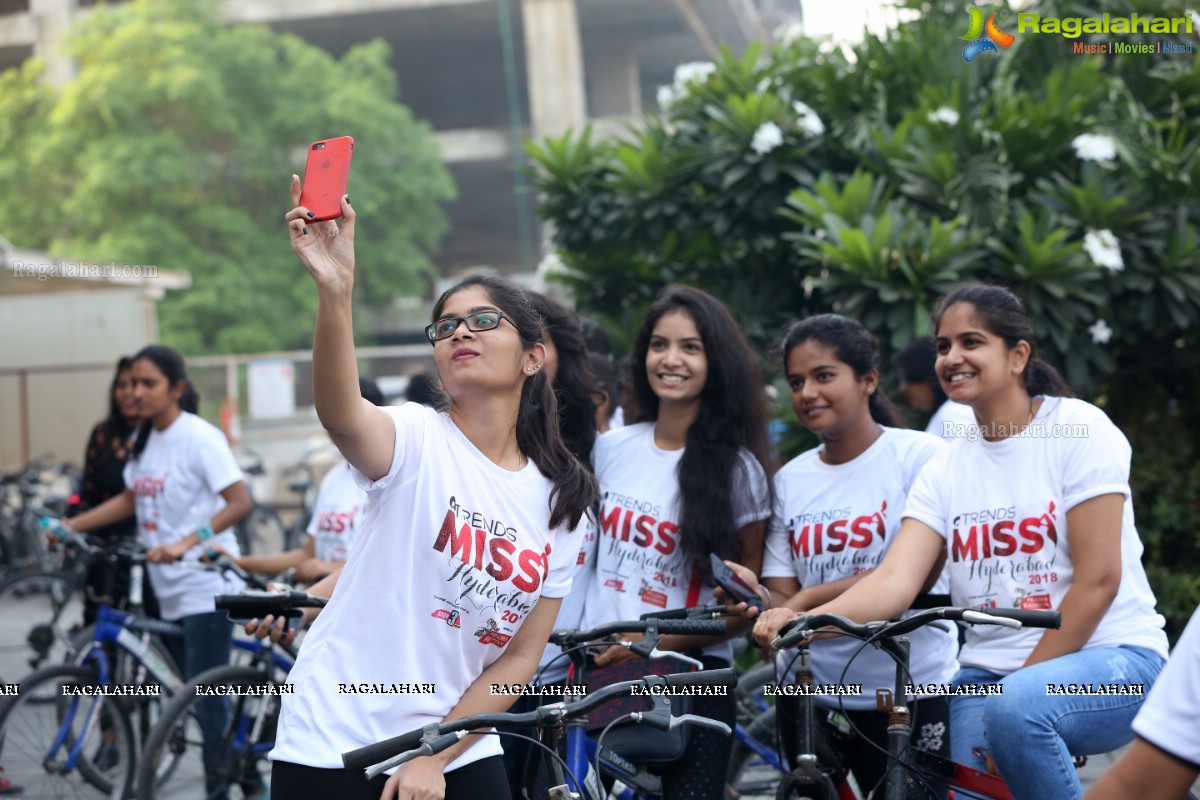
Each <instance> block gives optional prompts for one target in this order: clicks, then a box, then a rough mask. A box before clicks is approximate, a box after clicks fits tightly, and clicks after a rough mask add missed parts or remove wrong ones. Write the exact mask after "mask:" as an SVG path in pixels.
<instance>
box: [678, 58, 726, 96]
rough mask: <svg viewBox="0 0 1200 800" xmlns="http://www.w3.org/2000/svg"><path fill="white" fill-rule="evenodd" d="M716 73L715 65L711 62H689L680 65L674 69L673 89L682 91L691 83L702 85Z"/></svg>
mask: <svg viewBox="0 0 1200 800" xmlns="http://www.w3.org/2000/svg"><path fill="white" fill-rule="evenodd" d="M716 71H717V65H716V64H714V63H713V62H711V61H689V62H687V63H686V64H680V65H679V66H677V67H675V89H676V90H679V89H682V88H684V87H685V86H687V85H688V84H692V83H704V82H705V81H707V80H708V78H709V76H710V75H712V74H713V73H714V72H716Z"/></svg>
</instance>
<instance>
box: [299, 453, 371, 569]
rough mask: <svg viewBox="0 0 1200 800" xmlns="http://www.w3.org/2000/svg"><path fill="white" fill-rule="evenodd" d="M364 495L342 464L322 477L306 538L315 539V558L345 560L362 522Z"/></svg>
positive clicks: (351, 473) (349, 471)
mask: <svg viewBox="0 0 1200 800" xmlns="http://www.w3.org/2000/svg"><path fill="white" fill-rule="evenodd" d="M366 504H367V493H366V492H365V491H363V489H362V488H361V487H360V486H359V485H358V484H357V483H356V482H355V481H354V473H353V471H352V470H351V468H350V465H349V464H347V463H346V462H345V461H343V462H342V463H340V464H338V465H337V466H335V467H334V468H333V469H331V470H329V472H327V473H326V474H325V478H324V479H323V480H322V481H321V488H320V489H319V490H317V502H316V504H315V505H314V506H313V515H312V520H311V521H310V522H309V523H308V535H309V536H312V537H313V538H314V539H315V543H316V547H315V548H314V555H315V556H316V557H317V558H318V559H320V560H321V561H345V560H346V557H347V556H348V555H349V553H350V548H351V546H352V545H353V544H354V540H355V537H356V536H357V533H358V525H359V523H360V522H361V521H362V511H363V507H364V506H366Z"/></svg>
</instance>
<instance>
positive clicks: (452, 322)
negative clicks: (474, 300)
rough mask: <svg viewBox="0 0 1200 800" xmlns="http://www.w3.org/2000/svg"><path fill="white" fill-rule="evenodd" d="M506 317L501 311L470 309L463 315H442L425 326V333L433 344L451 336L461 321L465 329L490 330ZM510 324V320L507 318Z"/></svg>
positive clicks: (475, 330) (474, 330)
mask: <svg viewBox="0 0 1200 800" xmlns="http://www.w3.org/2000/svg"><path fill="white" fill-rule="evenodd" d="M502 319H508V318H507V317H505V316H504V312H503V311H492V310H490V309H489V310H486V311H472V312H471V313H470V314H467V315H466V316H465V317H443V318H442V319H439V320H438V321H437V322H435V323H433V324H432V325H427V326H426V327H425V335H426V336H428V337H429V343H430V344H433V343H434V342H436V341H439V340H441V339H445V338H447V337H449V336H453V335H454V332H455V331H456V330H458V326H459V325H461V324H462V323H464V322H465V323H467V330H469V331H473V332H475V333H478V332H479V331H490V330H493V329H494V328H498V327H500V320H502ZM509 324H510V325H511V324H512V320H509Z"/></svg>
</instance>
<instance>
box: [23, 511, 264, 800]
mask: <svg viewBox="0 0 1200 800" xmlns="http://www.w3.org/2000/svg"><path fill="white" fill-rule="evenodd" d="M67 542H68V543H70V544H71V545H73V546H75V547H78V548H80V549H82V550H84V551H85V552H92V553H94V552H96V551H97V550H98V548H96V547H94V546H92V545H90V544H89V543H88V542H87V541H85V540H84V539H83V537H82V536H81V535H80V534H77V533H70V534H68V536H67ZM119 549H120V556H121V557H122V558H125V559H127V560H128V561H129V563H130V584H129V588H130V608H131V609H134V610H136V609H140V606H141V586H142V582H141V578H142V570H143V569H144V564H145V553H144V551H143V550H142V549H141V548H140V547H138V546H137V545H134V544H132V543H128V542H127V543H123V544H122V545H120V546H119ZM185 563H187V564H189V565H192V564H194V566H195V567H196V568H199V569H219V570H225V571H230V572H233V573H234V574H236V575H238V576H239V577H240V578H241V579H242V580H243V581H246V582H248V583H250V584H251V585H258V586H261V585H263V584H262V582H260V581H258V580H257V579H255V578H253V577H252V576H250V575H248V574H246V573H245V572H243V571H241V570H240V569H238V567H237V566H236V565H235V564H234V563H233V562H232V561H229V560H228V559H220V560H219V561H218V562H217V563H214V564H200V563H199V562H185ZM182 636H183V628H182V627H181V626H180V625H179V624H177V623H173V622H164V621H162V620H156V619H149V618H147V617H144V616H141V615H140V614H138V613H136V611H120V610H117V609H115V608H112V607H111V606H108V605H101V606H100V609H99V613H98V618H97V623H96V625H95V626H94V627H93V628H92V629H91V639H90V640H89V641H87V642H86V643H84V644H83V645H82V647H81V649H80V651H79V653H78V655H77V656H76V657H75V660H74V662H73V663H68V664H56V665H53V666H49V667H45V668H43V669H40V670H37V671H36V672H34V673H33V674H31V675H30V676H28V677H27V678H25V679H24V680H23V681H22V682H21V694H20V695H18V696H17V697H15V698H6V700H7V701H8V702H6V703H5V704H4V705H3V706H0V736H3V737H4V739H5V749H4V761H5V766H6V767H8V769H9V770H10V772H12V773H14V774H19V775H20V777H21V782H22V783H23V784H24V785H25V786H26V787H30V786H34V787H41V788H42V789H43V791H44V793H47V794H50V795H51V796H54V793H55V792H60V793H61V792H68V791H75V790H78V789H82V788H83V787H82V784H87V785H90V786H92V787H94V788H96V789H98V790H99V791H100V792H101V793H103V794H105V795H106V796H109V797H113V798H123V797H124V796H126V795H127V794H128V793H129V792H130V791H131V789H132V787H133V780H134V770H135V768H136V760H137V755H138V753H139V752H140V747H139V745H138V741H139V740H140V739H142V738H144V737H146V736H148V734H149V732H150V730H151V729H152V727H153V725H154V723H155V722H156V721H157V718H158V715H159V708H160V706H159V698H161V697H162V695H163V694H165V695H167V696H168V697H170V696H172V695H174V694H175V693H176V692H178V691H179V690H180V689H182V687H183V685H184V682H183V680H182V679H181V678H180V677H179V672H178V669H177V667H175V665H174V664H173V663H172V659H171V658H170V656H169V655H167V653H166V651H165V650H163V649H162V647H161V646H159V645H158V643H157V642H156V641H155V639H154V638H153V637H176V638H178V637H182ZM233 647H234V648H235V649H240V650H248V651H252V650H255V649H257V645H256V644H251V643H248V642H245V641H244V640H238V639H235V640H234V641H233ZM110 654H111V655H110ZM155 682H156V683H155ZM110 687H111V688H110ZM135 723H136V725H135ZM88 747H94V748H95V750H94V751H93V753H92V756H91V757H89V756H87V755H85V754H84V750H85V749H87V748H88ZM14 755H15V757H14ZM97 762H99V763H97ZM30 765H35V766H32V767H31V766H30ZM172 769H173V766H172V764H170V763H164V764H161V765H160V769H159V771H158V777H157V780H165V779H166V777H167V776H169V774H170V772H171V770H172ZM34 791H35V796H36V790H34Z"/></svg>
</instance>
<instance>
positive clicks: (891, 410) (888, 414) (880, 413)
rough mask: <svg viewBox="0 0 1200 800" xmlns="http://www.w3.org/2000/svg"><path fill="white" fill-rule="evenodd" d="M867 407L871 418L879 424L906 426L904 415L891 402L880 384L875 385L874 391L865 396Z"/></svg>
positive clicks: (897, 426)
mask: <svg viewBox="0 0 1200 800" xmlns="http://www.w3.org/2000/svg"><path fill="white" fill-rule="evenodd" d="M867 408H868V409H869V410H870V412H871V419H873V420H875V421H876V422H878V423H879V424H880V425H884V426H886V427H888V428H904V427H907V425H906V421H905V419H904V415H903V414H901V413H900V410H899V409H898V408H896V406H895V405H893V404H892V401H891V399H890V398H889V397H888V396H887V393H886V392H884V391H883V387H882V386H876V387H875V392H874V393H873V394H872V395H871V396H870V397H868V398H867Z"/></svg>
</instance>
